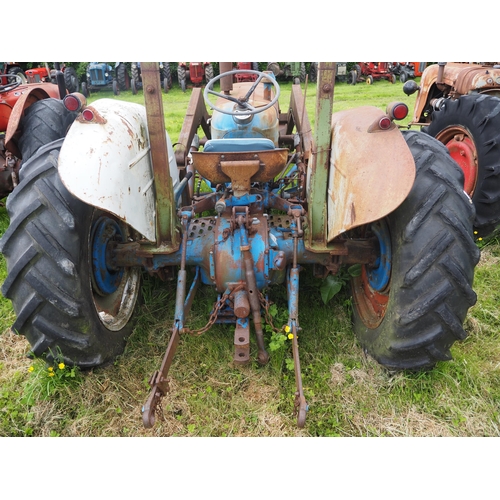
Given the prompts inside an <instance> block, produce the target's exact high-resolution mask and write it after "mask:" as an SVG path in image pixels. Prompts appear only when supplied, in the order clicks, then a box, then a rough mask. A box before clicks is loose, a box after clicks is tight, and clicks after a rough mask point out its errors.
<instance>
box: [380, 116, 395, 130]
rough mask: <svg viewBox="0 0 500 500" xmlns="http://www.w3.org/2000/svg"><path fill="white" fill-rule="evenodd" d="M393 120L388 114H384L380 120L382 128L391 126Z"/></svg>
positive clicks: (386, 128)
mask: <svg viewBox="0 0 500 500" xmlns="http://www.w3.org/2000/svg"><path fill="white" fill-rule="evenodd" d="M391 125H392V121H391V119H390V118H389V117H388V116H383V117H382V118H380V120H379V122H378V126H379V128H380V130H388V129H390V128H391Z"/></svg>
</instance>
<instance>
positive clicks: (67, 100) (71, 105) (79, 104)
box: [63, 92, 87, 112]
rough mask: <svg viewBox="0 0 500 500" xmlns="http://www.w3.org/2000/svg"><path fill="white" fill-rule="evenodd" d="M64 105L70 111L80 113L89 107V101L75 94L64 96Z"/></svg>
mask: <svg viewBox="0 0 500 500" xmlns="http://www.w3.org/2000/svg"><path fill="white" fill-rule="evenodd" d="M63 104H64V107H65V108H66V109H67V110H68V111H76V112H79V111H81V109H82V108H83V107H84V106H86V105H87V99H86V98H85V96H84V95H83V94H80V93H79V92H73V93H72V94H67V95H65V96H64V99H63Z"/></svg>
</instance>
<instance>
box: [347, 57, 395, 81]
mask: <svg viewBox="0 0 500 500" xmlns="http://www.w3.org/2000/svg"><path fill="white" fill-rule="evenodd" d="M354 68H355V69H356V73H357V75H358V78H357V81H358V82H362V81H365V82H366V83H367V84H368V85H371V84H372V83H373V82H374V81H375V80H388V81H389V82H391V83H396V75H395V74H394V72H393V70H392V63H388V62H358V63H356V64H355V65H354Z"/></svg>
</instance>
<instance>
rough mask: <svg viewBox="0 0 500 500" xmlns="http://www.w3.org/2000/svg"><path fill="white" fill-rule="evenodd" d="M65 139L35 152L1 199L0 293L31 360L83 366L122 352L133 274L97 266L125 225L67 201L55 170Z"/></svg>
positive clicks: (124, 233) (134, 296) (136, 282)
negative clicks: (6, 220) (0, 276)
mask: <svg viewBox="0 0 500 500" xmlns="http://www.w3.org/2000/svg"><path fill="white" fill-rule="evenodd" d="M62 143H63V139H61V140H59V141H56V142H54V143H51V144H49V145H47V146H45V147H44V148H42V149H40V150H39V151H38V153H37V154H36V155H35V156H33V157H32V158H31V160H30V161H29V162H28V163H26V164H25V165H24V167H23V173H24V175H23V179H22V181H21V182H20V183H19V185H18V186H17V187H16V189H15V190H14V191H13V192H12V194H11V195H10V196H9V198H8V199H7V212H8V214H9V217H10V221H11V222H10V226H9V227H8V228H7V230H6V232H5V233H4V235H3V237H2V239H1V240H0V251H1V252H2V253H3V254H4V256H5V259H6V262H7V271H8V274H7V278H6V279H5V282H4V283H3V286H2V293H3V294H4V296H5V297H7V298H9V299H10V300H11V301H12V304H13V307H14V311H15V313H16V315H17V319H16V321H15V323H14V325H13V326H12V329H13V330H14V331H16V332H18V333H19V334H22V335H24V336H25V337H26V338H27V339H28V341H29V342H30V344H31V346H32V349H31V350H32V353H33V354H34V355H36V356H42V355H47V357H48V358H49V359H52V358H53V356H54V355H56V354H57V353H58V351H59V349H60V351H61V353H62V356H63V358H64V360H65V362H66V363H68V364H74V365H78V366H81V367H85V368H89V367H93V366H98V365H103V364H107V363H109V362H111V361H113V360H114V359H115V358H116V357H117V356H118V355H119V354H121V353H122V352H123V350H124V347H125V341H126V339H127V337H128V336H129V335H130V334H131V333H132V323H133V318H134V312H135V309H136V304H137V300H138V298H139V295H140V281H141V279H140V278H141V275H140V270H139V269H128V268H127V269H117V270H112V269H109V268H107V267H105V266H103V265H102V262H103V259H105V257H104V256H105V253H106V252H105V250H106V246H107V244H108V243H110V242H111V241H115V242H123V241H126V240H129V239H130V237H131V235H130V234H129V229H128V227H127V226H126V225H125V224H123V223H121V222H119V221H117V220H115V219H114V218H113V217H111V216H109V215H106V214H105V213H103V212H99V211H98V210H96V209H94V207H91V206H89V205H86V204H85V203H83V202H81V201H80V200H78V199H76V198H75V197H74V196H72V195H71V194H70V193H69V192H68V191H67V190H66V188H65V187H64V185H63V184H62V182H61V180H60V177H59V174H58V172H57V162H58V158H59V151H60V148H61V146H62Z"/></svg>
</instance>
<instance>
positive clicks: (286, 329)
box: [285, 325, 290, 333]
mask: <svg viewBox="0 0 500 500" xmlns="http://www.w3.org/2000/svg"><path fill="white" fill-rule="evenodd" d="M289 331H290V327H289V326H288V325H286V326H285V332H286V333H288V332H289Z"/></svg>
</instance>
